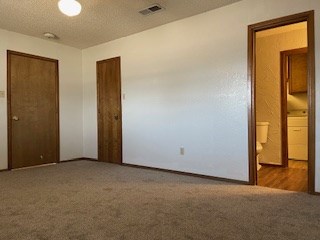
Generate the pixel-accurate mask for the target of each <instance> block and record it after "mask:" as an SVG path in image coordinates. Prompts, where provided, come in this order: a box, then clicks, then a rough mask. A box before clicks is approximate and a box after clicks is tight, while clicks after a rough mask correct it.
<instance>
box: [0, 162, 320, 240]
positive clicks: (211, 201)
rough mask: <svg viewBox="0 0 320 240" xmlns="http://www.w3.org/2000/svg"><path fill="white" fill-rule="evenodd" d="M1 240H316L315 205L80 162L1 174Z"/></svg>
mask: <svg viewBox="0 0 320 240" xmlns="http://www.w3.org/2000/svg"><path fill="white" fill-rule="evenodd" d="M0 239H5V240H9V239H32V240H35V239H55V240H63V239H77V240H84V239H137V240H144V239H164V240H171V239H172V240H179V239H219V240H220V239H237V240H239V239H246V240H250V239H255V240H257V239H277V240H279V239H290V240H293V239H299V240H312V239H317V240H318V239H320V197H319V196H311V195H308V194H305V193H295V192H288V191H282V190H274V189H268V188H262V187H252V186H243V185H237V184H230V183H224V182H216V181H212V180H206V179H201V178H195V177H189V176H180V175H176V174H171V173H164V172H157V171H152V170H142V169H136V168H130V167H123V166H117V165H111V164H105V163H98V162H89V161H79V162H70V163H62V164H58V165H55V166H48V167H41V168H33V169H26V170H19V171H13V172H2V173H0Z"/></svg>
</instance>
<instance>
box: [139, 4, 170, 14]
mask: <svg viewBox="0 0 320 240" xmlns="http://www.w3.org/2000/svg"><path fill="white" fill-rule="evenodd" d="M162 10H164V8H163V7H161V6H160V5H159V4H153V5H151V6H150V7H148V8H145V9H142V10H141V11H139V13H140V14H142V15H144V16H147V15H150V14H153V13H156V12H160V11H162Z"/></svg>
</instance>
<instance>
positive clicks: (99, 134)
mask: <svg viewBox="0 0 320 240" xmlns="http://www.w3.org/2000/svg"><path fill="white" fill-rule="evenodd" d="M113 59H119V65H120V66H119V68H120V69H119V75H120V76H119V77H120V81H119V87H120V93H119V100H120V101H119V103H120V106H119V107H120V117H119V121H120V136H121V139H120V151H121V152H120V155H121V156H120V157H121V159H120V161H121V162H120V163H119V164H123V137H122V101H121V89H122V86H121V57H120V56H118V57H113V58H108V59H104V60H100V61H97V62H96V75H97V76H96V78H97V127H98V134H97V135H98V136H97V137H98V139H97V140H98V144H97V145H98V161H101V159H100V157H99V156H100V155H101V154H100V139H101V135H102V133H101V127H100V124H101V119H100V114H99V113H100V108H101V104H100V101H99V99H100V98H99V97H100V93H99V92H100V91H99V89H100V86H99V75H98V64H99V63H103V62H107V61H110V60H113Z"/></svg>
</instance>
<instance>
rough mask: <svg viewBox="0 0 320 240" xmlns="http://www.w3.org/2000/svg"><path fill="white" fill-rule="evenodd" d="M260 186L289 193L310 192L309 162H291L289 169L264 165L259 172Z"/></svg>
mask: <svg viewBox="0 0 320 240" xmlns="http://www.w3.org/2000/svg"><path fill="white" fill-rule="evenodd" d="M258 185H259V186H263V187H270V188H277V189H284V190H289V191H297V192H307V191H308V162H307V161H294V160H289V167H288V168H283V167H278V166H270V165H264V166H262V167H261V169H260V170H259V171H258Z"/></svg>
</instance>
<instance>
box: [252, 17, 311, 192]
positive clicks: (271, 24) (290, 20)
mask: <svg viewBox="0 0 320 240" xmlns="http://www.w3.org/2000/svg"><path fill="white" fill-rule="evenodd" d="M304 21H306V22H307V25H308V26H307V33H308V192H309V193H310V194H314V193H315V44H314V11H308V12H303V13H298V14H294V15H290V16H286V17H281V18H277V19H273V20H268V21H264V22H260V23H257V24H253V25H249V26H248V141H249V142H248V143H249V145H248V147H249V149H248V150H249V183H250V184H251V185H256V184H257V170H256V169H257V166H256V165H257V163H256V124H255V122H256V113H255V106H256V101H255V99H256V98H255V95H256V91H255V88H256V79H255V74H256V70H255V68H256V65H255V64H256V63H255V57H256V53H255V48H256V41H255V39H256V32H259V31H262V30H267V29H270V28H275V27H281V26H285V25H289V24H294V23H299V22H304Z"/></svg>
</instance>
